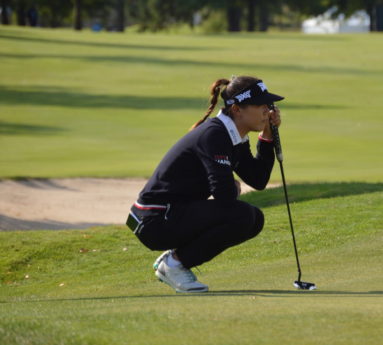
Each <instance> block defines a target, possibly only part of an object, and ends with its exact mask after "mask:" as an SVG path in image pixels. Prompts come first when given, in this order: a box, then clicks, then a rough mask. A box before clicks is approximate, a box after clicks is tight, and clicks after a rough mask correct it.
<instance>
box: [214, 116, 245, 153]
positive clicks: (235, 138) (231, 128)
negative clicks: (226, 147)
mask: <svg viewBox="0 0 383 345" xmlns="http://www.w3.org/2000/svg"><path fill="white" fill-rule="evenodd" d="M217 118H218V119H220V120H221V121H222V123H223V124H224V126H225V127H226V129H227V132H228V133H229V135H230V139H231V141H232V143H233V145H234V146H235V145H238V144H242V143H245V142H246V141H249V137H248V136H247V135H245V136H244V137H243V138H241V136H240V134H239V132H238V129H237V126H236V125H235V123H234V121H233V120H232V119H231V118H230V117H229V116H227V115H226V114H225V113H223V112H222V110H220V111H219V113H218V114H217Z"/></svg>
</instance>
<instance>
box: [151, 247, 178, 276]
mask: <svg viewBox="0 0 383 345" xmlns="http://www.w3.org/2000/svg"><path fill="white" fill-rule="evenodd" d="M172 252H173V250H172V249H169V250H167V251H166V252H163V253H162V254H161V255H160V256H159V257H158V258H157V259H156V261H154V263H153V269H154V270H155V271H157V269H158V266H159V265H160V263H161V262H162V260H163V259H164V258H165V257H167V256H168V255H169V254H171V253H172Z"/></svg>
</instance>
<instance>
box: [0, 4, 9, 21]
mask: <svg viewBox="0 0 383 345" xmlns="http://www.w3.org/2000/svg"><path fill="white" fill-rule="evenodd" d="M8 9H9V1H7V0H1V24H4V25H9V24H10V19H9V15H8Z"/></svg>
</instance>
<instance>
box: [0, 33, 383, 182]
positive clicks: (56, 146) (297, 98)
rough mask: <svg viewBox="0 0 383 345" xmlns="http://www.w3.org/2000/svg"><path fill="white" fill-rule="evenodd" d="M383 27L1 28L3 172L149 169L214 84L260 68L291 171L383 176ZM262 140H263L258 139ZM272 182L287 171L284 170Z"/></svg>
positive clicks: (292, 174)
mask: <svg viewBox="0 0 383 345" xmlns="http://www.w3.org/2000/svg"><path fill="white" fill-rule="evenodd" d="M381 42H382V36H381V35H378V34H377V35H373V34H372V35H328V36H321V35H319V36H305V35H302V34H298V33H291V34H282V33H270V34H251V35H250V34H238V35H222V36H198V35H165V34H158V35H153V34H133V33H126V34H110V33H109V34H108V33H91V32H82V33H76V32H73V31H71V30H42V29H36V30H31V29H19V28H16V27H11V28H5V27H4V26H3V27H1V28H0V76H1V77H0V107H1V108H0V121H1V122H0V125H1V126H0V128H1V139H0V140H1V149H0V150H1V158H0V164H1V170H0V176H2V177H20V176H29V177H68V176H149V175H150V174H151V172H152V171H153V169H154V167H155V166H156V164H157V162H158V161H159V160H160V158H161V157H162V156H163V155H164V153H165V152H166V151H167V150H168V148H169V147H170V145H172V144H173V143H174V142H175V141H176V140H177V139H178V138H179V137H180V136H182V135H183V134H185V133H186V132H187V131H188V129H189V128H190V126H191V125H192V124H193V123H194V122H195V121H197V120H198V119H199V118H200V117H201V116H202V115H203V113H204V111H205V109H206V106H207V101H208V93H209V90H208V89H209V85H210V84H211V83H212V82H213V81H215V80H216V79H218V78H221V77H227V78H230V76H231V75H241V74H248V75H256V76H259V77H261V78H263V79H264V81H265V82H266V84H267V85H268V86H269V88H270V90H271V91H274V92H276V93H280V94H282V95H284V96H285V97H286V100H285V101H283V102H281V104H280V107H281V109H282V115H283V117H284V118H283V122H284V123H283V127H282V128H281V136H282V142H283V146H284V149H285V158H286V162H285V165H286V170H287V177H288V180H289V181H290V182H292V181H314V180H315V181H329V180H332V181H340V180H341V181H351V180H352V181H355V180H361V181H366V180H368V181H371V182H376V181H379V180H381V176H382V171H383V160H382V159H381V147H382V144H383V139H382V138H383V136H382V135H381V131H382V127H383V126H382V123H383V121H382V115H381V114H382V112H383V98H382V94H383V83H382V82H381V80H382V77H383V64H382V63H381V57H382V56H383V45H382V44H381ZM254 144H255V143H254ZM272 179H273V180H277V179H278V180H279V174H278V172H277V173H274V175H273V177H272Z"/></svg>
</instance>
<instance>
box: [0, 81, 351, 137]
mask: <svg viewBox="0 0 383 345" xmlns="http://www.w3.org/2000/svg"><path fill="white" fill-rule="evenodd" d="M0 103H2V104H10V105H14V104H17V105H42V106H60V107H68V108H127V109H155V110H158V109H161V110H169V109H198V110H202V109H205V108H206V107H207V106H208V95H207V96H206V98H202V97H201V98H199V97H180V96H174V97H169V96H164V97H153V96H135V95H129V94H126V95H97V94H89V93H83V92H80V91H73V90H71V91H70V90H69V89H66V88H62V87H52V86H50V87H42V86H33V85H31V86H28V87H27V88H21V87H17V88H12V87H4V86H2V87H1V86H0ZM283 108H284V109H303V110H315V109H320V110H324V109H343V108H345V107H344V106H340V105H330V104H298V103H286V104H283ZM0 125H1V123H0ZM0 130H1V131H3V134H19V133H20V134H23V131H24V132H27V131H28V130H36V131H37V130H40V131H41V132H44V131H45V132H44V133H49V131H53V130H55V128H53V127H43V126H33V125H23V124H21V125H17V124H7V123H5V126H4V128H3V129H0ZM56 130H59V129H56Z"/></svg>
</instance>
